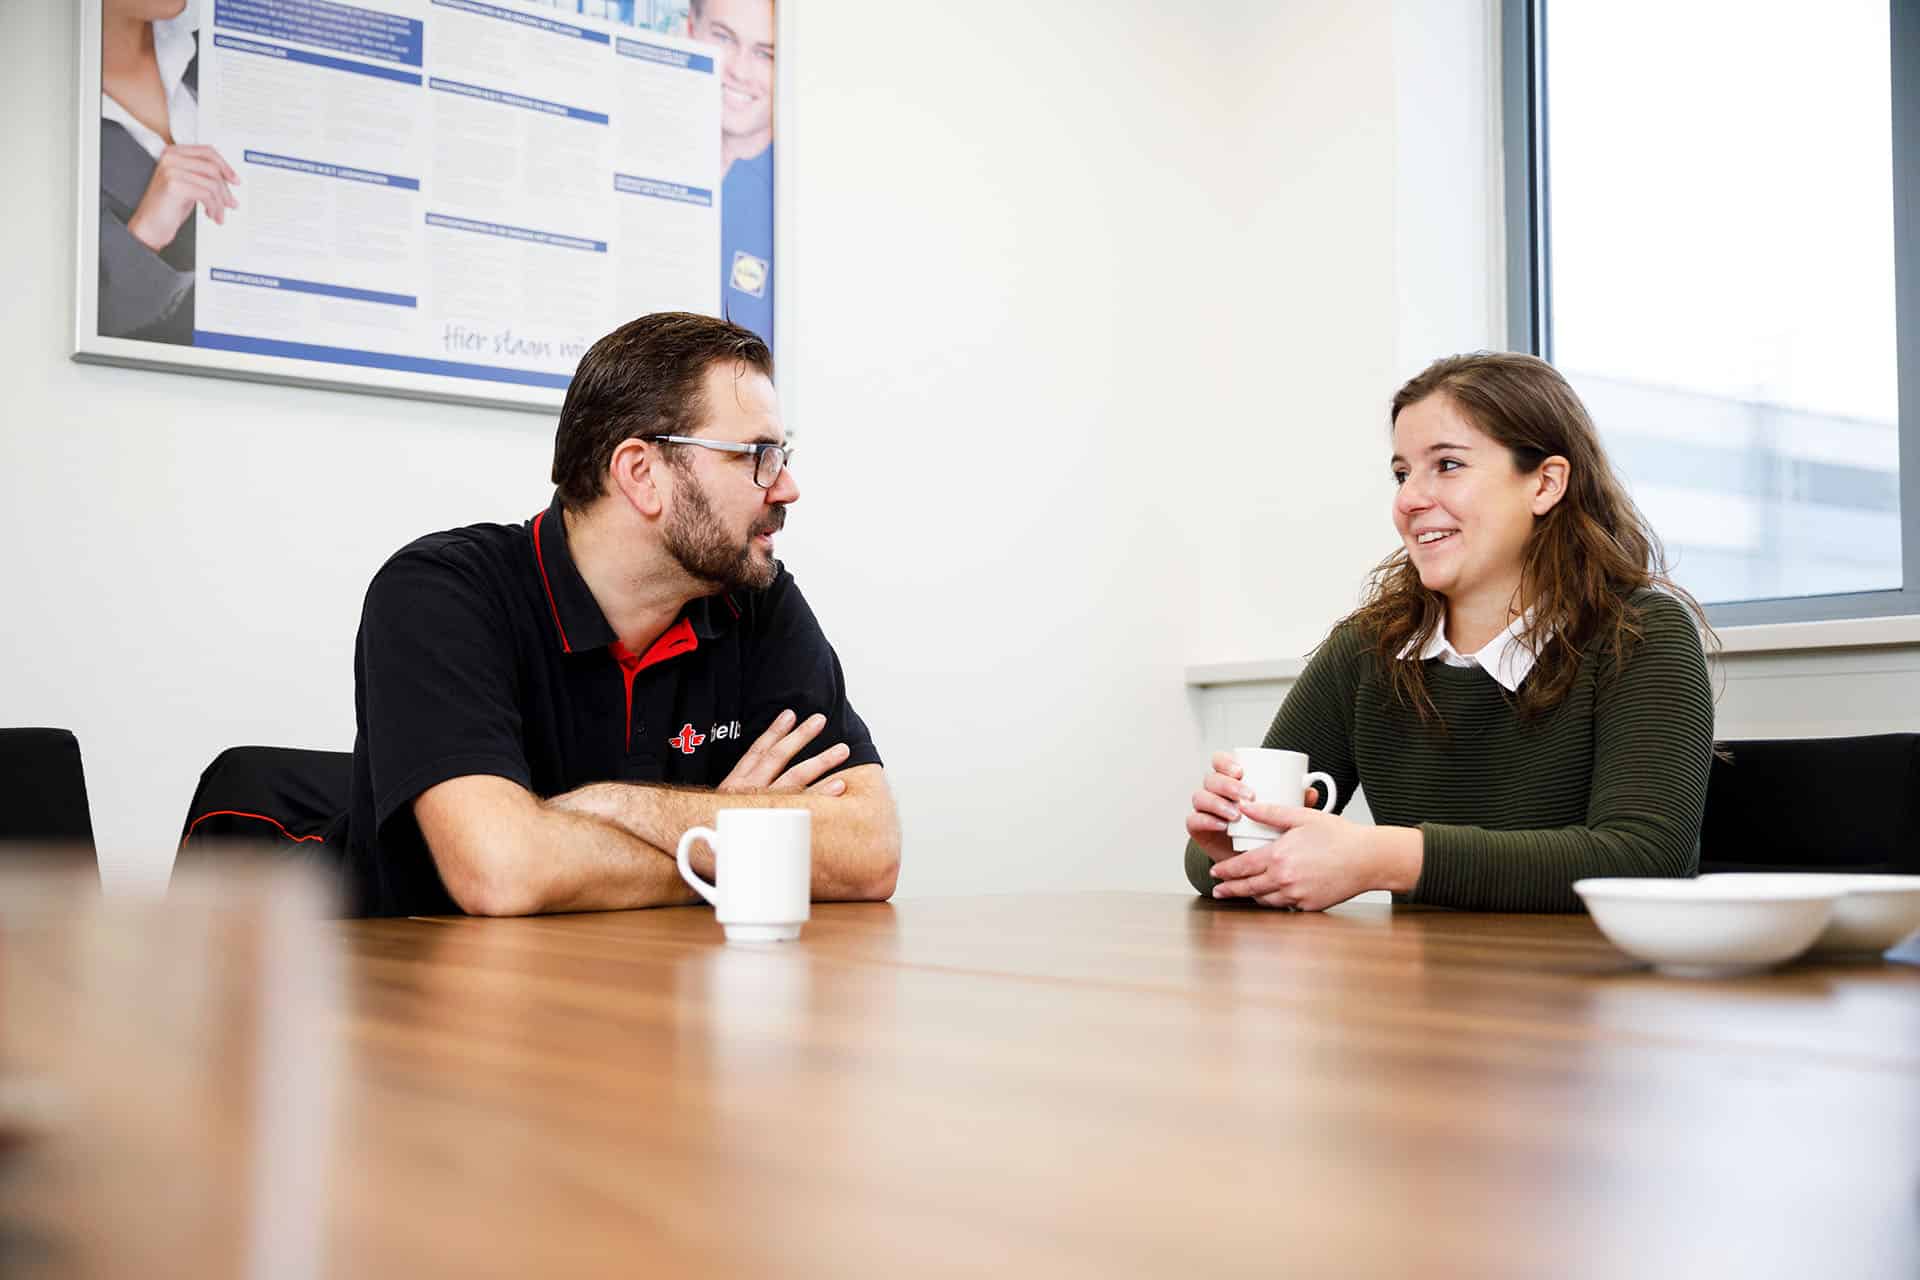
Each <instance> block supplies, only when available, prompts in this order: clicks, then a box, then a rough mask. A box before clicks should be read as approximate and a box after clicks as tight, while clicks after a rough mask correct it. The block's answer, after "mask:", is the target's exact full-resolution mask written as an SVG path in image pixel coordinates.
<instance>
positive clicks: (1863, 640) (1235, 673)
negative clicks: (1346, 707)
mask: <svg viewBox="0 0 1920 1280" xmlns="http://www.w3.org/2000/svg"><path fill="white" fill-rule="evenodd" d="M1715 633H1716V634H1717V635H1718V636H1719V637H1720V650H1721V652H1722V653H1727V654H1735V653H1738V654H1749V653H1804V652H1807V651H1809V650H1821V649H1881V648H1893V647H1903V646H1910V645H1920V615H1915V614H1907V615H1902V616H1900V617H1893V618H1841V619H1837V620H1835V621H1832V622H1767V623H1754V624H1749V625H1747V626H1742V627H1719V628H1716V632H1715ZM1306 665H1307V662H1306V659H1304V658H1268V659H1262V660H1256V661H1251V662H1200V663H1195V664H1193V665H1191V666H1189V667H1187V669H1186V682H1187V684H1188V686H1189V687H1191V688H1196V689H1206V688H1211V687H1214V686H1216V685H1234V684H1267V683H1271V682H1273V681H1276V680H1297V679H1299V678H1300V673H1301V671H1303V670H1305V668H1306Z"/></svg>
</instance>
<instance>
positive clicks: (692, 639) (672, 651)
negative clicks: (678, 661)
mask: <svg viewBox="0 0 1920 1280" xmlns="http://www.w3.org/2000/svg"><path fill="white" fill-rule="evenodd" d="M699 647H700V637H699V636H697V635H695V634H694V633H693V624H692V623H691V622H688V621H687V615H686V614H684V613H683V614H681V615H680V618H679V620H678V621H677V622H675V623H674V624H673V625H672V626H670V627H668V628H667V629H666V630H665V631H662V632H661V633H660V638H659V639H658V640H655V641H654V642H653V643H652V644H651V645H648V646H647V651H646V652H645V653H643V654H641V655H640V666H639V667H638V668H636V670H639V669H644V668H646V667H650V666H652V665H653V664H654V663H656V662H665V661H666V660H667V659H668V658H677V657H679V656H680V655H681V654H683V653H692V652H693V651H694V650H695V649H698V648H699Z"/></svg>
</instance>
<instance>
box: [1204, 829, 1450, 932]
mask: <svg viewBox="0 0 1920 1280" xmlns="http://www.w3.org/2000/svg"><path fill="white" fill-rule="evenodd" d="M1240 807H1241V809H1242V810H1243V811H1244V812H1245V813H1246V815H1247V816H1248V817H1249V818H1252V819H1253V820H1254V821H1255V822H1264V823H1266V824H1267V825H1268V826H1270V827H1273V828H1275V829H1276V830H1278V831H1279V832H1280V833H1281V834H1280V837H1279V839H1277V840H1274V841H1272V842H1271V843H1269V844H1263V845H1261V846H1260V847H1259V848H1257V849H1249V850H1247V851H1246V852H1245V853H1230V854H1229V855H1228V856H1227V857H1225V858H1218V859H1215V861H1214V864H1213V875H1214V877H1215V878H1216V879H1217V880H1219V882H1220V883H1219V884H1217V885H1215V886H1214V890H1213V896H1214V897H1216V898H1252V899H1253V900H1254V901H1255V902H1257V903H1259V904H1260V905H1261V906H1263V907H1293V908H1296V909H1298V910H1301V911H1324V910H1326V909H1327V908H1328V907H1332V906H1338V905H1339V904H1340V903H1342V902H1345V901H1346V900H1347V899H1348V898H1351V897H1353V896H1354V895H1355V894H1357V893H1364V892H1366V891H1367V890H1368V889H1377V888H1393V887H1397V886H1396V885H1393V884H1389V883H1386V881H1387V880H1388V879H1389V878H1390V877H1388V876H1386V875H1384V874H1383V872H1382V868H1381V866H1380V865H1379V864H1380V862H1381V859H1380V858H1379V857H1376V853H1381V852H1383V851H1382V850H1377V849H1376V847H1375V837H1376V836H1377V835H1379V833H1382V832H1387V831H1394V832H1401V833H1402V834H1406V835H1411V836H1413V837H1415V838H1416V839H1417V838H1418V837H1419V834H1420V833H1419V832H1418V831H1405V830H1404V829H1402V828H1385V827H1363V826H1361V825H1359V824H1358V823H1355V822H1349V821H1348V820H1347V819H1345V818H1341V817H1336V816H1335V815H1333V814H1331V813H1322V812H1321V811H1320V810H1318V809H1308V808H1305V807H1304V806H1299V805H1279V804H1251V803H1249V804H1243V805H1241V806H1240ZM1196 838H1197V837H1196ZM1415 856H1416V857H1417V856H1418V855H1417V854H1416V855H1415ZM1416 875H1417V873H1416ZM1392 878H1395V879H1397V877H1392Z"/></svg>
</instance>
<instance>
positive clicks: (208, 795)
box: [174, 747, 353, 868]
mask: <svg viewBox="0 0 1920 1280" xmlns="http://www.w3.org/2000/svg"><path fill="white" fill-rule="evenodd" d="M352 784H353V756H352V754H351V753H349V752H345V751H305V750H300V749H298V748H295V747H228V748H227V749H226V750H225V751H222V752H221V753H220V754H219V755H217V756H215V757H214V758H213V763H212V764H210V765H208V766H207V767H206V770H205V771H204V772H202V773H201V775H200V785H199V786H198V787H197V788H195V790H194V793H193V800H192V801H191V802H190V803H189V804H188V806H187V820H186V823H185V824H184V825H183V826H182V827H181V829H180V851H179V853H178V854H177V855H176V856H175V858H174V866H175V867H176V868H178V867H179V866H180V865H181V864H182V863H183V862H185V863H187V864H191V863H192V862H194V861H196V860H197V859H198V858H199V857H200V856H201V855H202V854H208V855H212V854H218V853H222V852H226V851H230V850H231V849H232V848H234V847H237V846H240V845H246V846H249V847H252V848H255V849H258V848H262V847H264V848H268V849H275V848H277V849H280V850H281V851H283V852H286V853H288V854H290V855H296V856H300V857H303V858H307V859H309V860H312V861H318V862H322V863H328V862H331V863H337V862H338V861H339V860H340V858H341V856H342V854H343V853H344V850H341V849H340V848H338V844H339V841H340V837H341V833H342V832H343V830H344V826H345V819H346V813H347V801H348V793H349V790H350V788H351V787H352Z"/></svg>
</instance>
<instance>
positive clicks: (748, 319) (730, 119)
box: [687, 0, 773, 346]
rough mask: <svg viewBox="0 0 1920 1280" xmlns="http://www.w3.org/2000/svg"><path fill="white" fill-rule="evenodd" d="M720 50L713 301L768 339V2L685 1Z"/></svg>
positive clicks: (697, 26) (696, 25)
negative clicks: (717, 262)
mask: <svg viewBox="0 0 1920 1280" xmlns="http://www.w3.org/2000/svg"><path fill="white" fill-rule="evenodd" d="M687 34H689V35H690V36H692V37H693V38H694V39H695V40H700V41H703V42H705V43H707V44H712V45H717V46H719V49H720V73H721V75H720V160H721V165H722V170H721V171H722V173H723V175H724V177H723V178H722V180H721V184H720V307H721V311H722V313H723V314H724V315H725V316H726V318H727V319H729V320H731V321H733V322H734V323H735V324H738V325H743V326H745V327H746V328H748V329H751V330H753V331H754V332H755V333H756V334H758V335H760V338H761V339H762V340H763V341H765V342H766V343H767V344H768V345H770V346H771V345H772V343H773V0H690V8H689V10H688V13H687Z"/></svg>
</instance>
